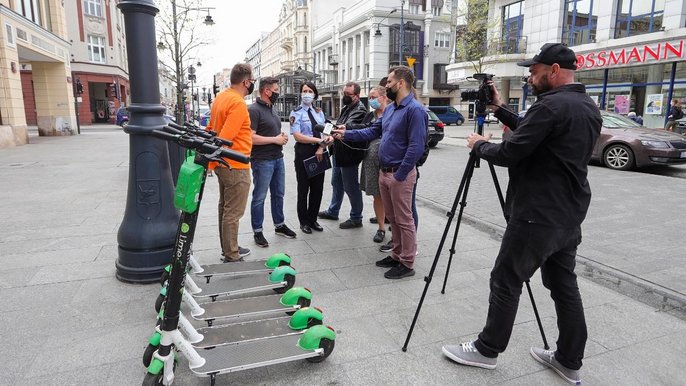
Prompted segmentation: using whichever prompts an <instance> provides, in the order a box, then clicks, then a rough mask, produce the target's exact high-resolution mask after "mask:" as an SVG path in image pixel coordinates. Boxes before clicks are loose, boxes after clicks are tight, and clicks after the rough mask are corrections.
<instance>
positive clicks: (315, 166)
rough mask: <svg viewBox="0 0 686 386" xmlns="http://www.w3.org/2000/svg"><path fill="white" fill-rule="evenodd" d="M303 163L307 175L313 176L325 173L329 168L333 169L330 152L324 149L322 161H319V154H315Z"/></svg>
mask: <svg viewBox="0 0 686 386" xmlns="http://www.w3.org/2000/svg"><path fill="white" fill-rule="evenodd" d="M303 164H305V171H306V172H307V177H308V178H312V177H314V176H316V175H318V174H321V173H324V172H325V171H326V170H327V169H331V158H330V156H329V152H328V151H324V154H322V160H321V161H317V156H316V155H313V156H312V157H310V158H307V159H305V160H303Z"/></svg>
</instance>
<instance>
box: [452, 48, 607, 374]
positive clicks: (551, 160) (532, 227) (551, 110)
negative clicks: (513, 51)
mask: <svg viewBox="0 0 686 386" xmlns="http://www.w3.org/2000/svg"><path fill="white" fill-rule="evenodd" d="M518 64H519V65H520V66H524V67H529V72H530V73H531V75H530V76H529V79H528V83H529V85H530V86H531V88H532V90H533V92H534V94H535V95H537V97H538V98H537V100H536V102H535V103H534V104H532V105H531V107H530V108H529V110H528V111H527V114H526V116H524V118H522V119H519V118H518V117H517V115H516V114H514V113H513V112H511V111H509V110H507V109H506V108H505V105H502V107H501V100H500V96H499V95H498V93H497V90H496V89H495V87H494V86H491V87H492V90H493V93H494V98H493V103H494V104H495V106H492V108H493V109H494V110H495V116H496V117H497V118H498V119H499V120H500V121H501V122H503V123H504V124H506V125H508V126H509V127H510V128H514V129H515V130H514V134H513V135H512V137H511V138H510V139H509V140H507V141H504V142H502V143H500V144H494V143H490V142H489V139H490V136H488V137H483V136H480V135H477V134H472V135H470V136H469V138H468V146H469V147H470V148H473V151H474V152H475V153H476V155H477V156H478V157H480V158H483V159H485V160H487V161H490V162H492V163H493V164H495V165H500V166H506V167H508V171H509V174H510V184H509V189H508V196H507V202H506V206H507V210H506V212H507V213H509V215H510V219H509V222H508V224H507V229H506V231H505V234H504V235H503V242H502V244H501V246H500V252H499V253H498V257H497V258H496V261H495V264H494V266H493V270H492V271H491V280H490V289H491V293H490V296H489V308H488V316H487V320H486V326H485V327H484V329H483V330H482V331H481V333H480V334H479V337H478V339H477V340H476V341H473V342H468V343H462V344H461V345H458V346H450V345H447V346H443V353H444V354H445V355H446V356H447V357H448V358H450V359H452V360H454V361H456V362H458V363H461V364H465V365H470V366H477V367H483V368H488V369H493V368H495V365H496V359H497V356H498V354H499V353H502V352H503V351H505V348H506V347H507V343H508V341H509V339H510V335H511V333H512V326H513V324H514V320H515V316H516V314H517V307H518V304H519V296H520V294H521V292H522V285H523V283H524V282H525V281H526V280H529V278H531V276H532V275H533V274H534V272H535V271H536V270H537V269H538V268H541V277H542V279H543V285H544V286H545V287H546V288H548V289H549V290H550V294H551V297H552V299H553V301H554V302H555V310H556V311H557V325H558V329H559V337H558V340H557V350H555V351H548V350H544V349H540V348H536V347H532V348H531V351H530V353H531V355H532V356H533V357H534V359H536V360H537V361H538V362H540V363H543V364H544V365H546V366H548V367H551V368H552V369H553V370H555V371H556V372H557V373H558V374H559V375H560V376H561V377H562V378H564V379H565V380H566V381H568V382H570V383H574V384H579V383H580V382H581V380H580V376H579V369H580V368H581V364H582V363H581V360H582V358H583V355H584V347H585V345H586V338H587V332H586V322H585V319H584V309H583V305H582V302H581V295H580V294H579V287H578V286H577V281H576V274H575V273H574V266H575V257H576V248H577V246H578V245H579V244H580V243H581V227H580V226H581V223H582V222H583V220H584V218H585V217H586V211H587V210H588V206H589V203H590V201H591V189H590V187H589V184H588V180H587V179H586V175H587V172H588V169H587V164H588V161H589V159H590V157H591V151H592V150H593V145H594V144H595V141H596V139H597V138H598V136H599V135H600V126H601V124H602V118H601V116H600V112H599V111H598V108H597V107H596V105H595V103H594V102H593V100H591V98H590V97H589V96H588V95H587V94H586V90H585V88H584V86H583V85H582V84H579V83H574V71H575V70H576V55H575V54H574V51H572V50H571V49H569V48H567V46H565V45H563V44H560V43H547V44H545V45H543V47H542V48H541V51H540V52H539V53H538V55H536V56H534V57H533V59H530V60H526V61H523V62H520V63H518Z"/></svg>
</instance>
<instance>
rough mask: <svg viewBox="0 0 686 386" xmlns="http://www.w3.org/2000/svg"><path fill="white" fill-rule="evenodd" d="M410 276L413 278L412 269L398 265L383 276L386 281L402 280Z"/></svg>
mask: <svg viewBox="0 0 686 386" xmlns="http://www.w3.org/2000/svg"><path fill="white" fill-rule="evenodd" d="M410 276H414V269H412V268H407V267H406V266H404V265H402V264H398V265H397V266H395V267H393V268H391V269H389V270H388V271H387V272H386V273H384V274H383V277H385V278H386V279H402V278H404V277H410Z"/></svg>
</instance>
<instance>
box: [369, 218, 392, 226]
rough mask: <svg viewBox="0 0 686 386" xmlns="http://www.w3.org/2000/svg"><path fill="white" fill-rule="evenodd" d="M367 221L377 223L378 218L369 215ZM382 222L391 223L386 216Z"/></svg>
mask: <svg viewBox="0 0 686 386" xmlns="http://www.w3.org/2000/svg"><path fill="white" fill-rule="evenodd" d="M369 222H370V223H372V224H378V223H379V220H378V219H377V218H376V217H371V218H370V219H369ZM383 222H384V224H390V223H391V222H390V221H389V220H388V219H387V218H384V220H383Z"/></svg>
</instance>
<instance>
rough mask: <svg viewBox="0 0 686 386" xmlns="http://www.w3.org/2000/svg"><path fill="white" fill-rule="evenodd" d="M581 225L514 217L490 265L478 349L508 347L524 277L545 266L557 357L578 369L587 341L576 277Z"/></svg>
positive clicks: (493, 351)
mask: <svg viewBox="0 0 686 386" xmlns="http://www.w3.org/2000/svg"><path fill="white" fill-rule="evenodd" d="M580 243H581V228H580V227H575V228H551V227H547V226H543V225H538V224H529V223H526V222H519V221H511V222H510V223H509V224H508V225H507V229H506V231H505V235H504V236H503V242H502V244H501V246H500V252H499V253H498V257H497V258H496V261H495V265H494V266H493V270H492V271H491V281H490V288H491V293H490V296H489V299H488V303H489V307H488V317H487V319H486V326H485V327H484V329H483V331H481V333H480V334H479V338H478V339H477V341H476V342H475V344H474V345H475V346H476V348H477V349H478V350H479V352H480V353H481V354H482V355H484V356H487V357H491V358H493V357H496V356H498V354H499V353H501V352H503V351H505V348H506V347H507V343H508V341H509V340H510V335H511V334H512V326H513V324H514V320H515V316H516V315H517V307H518V305H519V296H520V295H521V293H522V286H523V285H524V282H525V281H526V280H528V279H529V278H531V276H532V275H533V274H534V272H536V270H537V269H538V268H539V267H540V268H541V276H542V279H543V285H544V286H545V287H546V288H548V289H549V290H550V297H551V298H552V299H553V301H554V302H555V311H556V313H557V327H558V329H559V336H558V340H557V351H556V352H555V358H556V359H557V360H558V361H559V362H560V363H561V364H562V365H564V366H565V367H568V368H570V369H574V370H577V369H579V368H581V360H582V358H583V356H584V348H585V346H586V338H587V332H586V320H585V318H584V308H583V304H582V302H581V295H580V294H579V287H578V286H577V282H576V274H575V273H574V266H575V265H576V261H575V257H576V247H577V246H578V245H579V244H580Z"/></svg>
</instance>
